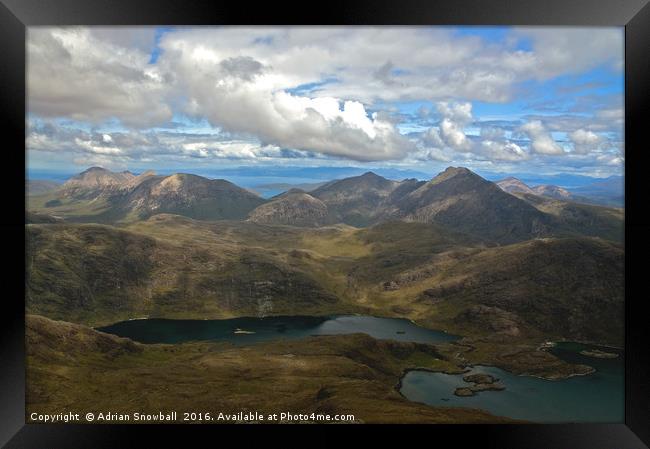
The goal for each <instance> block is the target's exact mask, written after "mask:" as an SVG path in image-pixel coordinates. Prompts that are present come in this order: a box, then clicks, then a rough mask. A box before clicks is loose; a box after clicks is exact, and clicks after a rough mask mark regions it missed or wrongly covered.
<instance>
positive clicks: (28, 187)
mask: <svg viewBox="0 0 650 449" xmlns="http://www.w3.org/2000/svg"><path fill="white" fill-rule="evenodd" d="M59 187H61V183H59V182H56V181H49V180H45V179H29V180H25V192H26V193H27V194H28V195H41V194H43V193H46V192H50V191H52V190H56V189H58V188H59Z"/></svg>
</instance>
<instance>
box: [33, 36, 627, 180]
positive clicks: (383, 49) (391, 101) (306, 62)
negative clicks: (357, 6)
mask: <svg viewBox="0 0 650 449" xmlns="http://www.w3.org/2000/svg"><path fill="white" fill-rule="evenodd" d="M623 56H624V52H623V28H585V27H580V28H565V27H524V28H521V27H467V26H466V27H449V26H444V27H441V26H436V27H403V26H402V27H270V28H269V27H123V26H119V27H55V28H50V27H30V28H29V29H28V39H27V97H28V98H27V117H26V122H27V123H26V124H27V138H26V147H27V164H28V167H29V169H31V170H67V171H70V172H79V171H82V170H84V169H85V168H87V167H90V166H102V167H105V168H109V169H112V170H126V169H129V170H132V171H135V172H138V171H142V170H145V169H154V170H162V171H165V172H169V171H174V170H177V169H178V170H179V171H180V170H182V171H205V170H206V169H221V168H228V167H246V166H251V167H252V166H254V167H255V168H256V169H258V170H259V169H260V168H264V167H282V166H291V167H300V166H305V167H319V166H322V167H346V166H354V167H368V168H369V169H372V168H378V167H383V168H386V167H391V168H402V169H404V170H417V171H419V172H424V173H437V172H439V171H441V170H443V169H444V168H445V167H447V166H464V167H468V168H470V169H473V170H475V171H477V172H479V173H480V172H481V171H484V172H492V173H504V174H516V173H536V174H540V175H558V174H580V175H586V176H593V177H608V176H611V175H622V174H623V172H624V160H625V156H624V145H623V142H624V134H623V128H624V114H623V111H624V108H623V98H624V97H623V93H624V71H623V68H624V61H623Z"/></svg>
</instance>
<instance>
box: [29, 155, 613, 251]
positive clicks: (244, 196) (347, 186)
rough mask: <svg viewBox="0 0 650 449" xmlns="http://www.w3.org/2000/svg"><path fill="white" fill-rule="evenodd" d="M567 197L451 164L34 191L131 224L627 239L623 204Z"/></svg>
mask: <svg viewBox="0 0 650 449" xmlns="http://www.w3.org/2000/svg"><path fill="white" fill-rule="evenodd" d="M540 192H541V193H544V194H545V195H541V194H540ZM548 195H553V198H552V197H551V196H548ZM558 196H559V197H560V199H557V198H555V197H558ZM566 196H567V195H566V194H565V191H562V189H559V188H558V189H555V190H553V189H551V188H550V187H549V186H538V188H535V189H531V188H529V187H528V186H526V185H525V184H523V183H521V182H520V181H518V180H516V179H514V178H509V179H508V180H504V181H501V182H500V183H497V184H495V183H492V182H490V181H487V180H485V179H483V178H482V177H480V176H479V175H477V174H476V173H474V172H472V171H470V170H468V169H466V168H457V167H449V168H447V169H446V170H445V171H443V172H442V173H440V174H439V175H437V176H436V177H434V178H433V179H431V180H430V181H418V180H417V179H414V178H411V179H405V180H403V181H393V180H389V179H386V178H383V177H381V176H379V175H377V174H375V173H372V172H368V173H365V174H363V175H360V176H354V177H350V178H345V179H341V180H334V181H331V182H328V183H325V184H324V185H321V186H320V187H318V188H316V189H314V190H312V191H310V192H305V191H302V190H300V189H290V190H289V191H287V192H284V193H282V194H280V195H277V196H275V197H272V198H270V199H268V200H267V199H263V198H261V197H259V196H257V195H256V194H254V193H253V192H250V191H249V190H246V189H244V188H241V187H238V186H237V185H235V184H233V183H231V182H228V181H225V180H221V179H208V178H204V177H201V176H197V175H191V174H180V173H177V174H173V175H169V176H161V175H156V174H155V173H153V172H151V171H149V172H145V173H142V174H140V175H138V176H136V175H134V174H132V173H130V172H128V171H125V172H119V173H117V172H111V171H109V170H106V169H103V168H99V167H93V168H90V169H88V170H86V171H84V172H82V173H80V174H79V175H76V176H74V177H72V178H70V179H69V180H68V181H66V182H65V183H64V184H63V185H62V186H61V187H60V188H59V189H57V190H55V191H50V192H47V193H45V194H42V195H32V196H30V197H29V204H30V207H29V208H30V211H31V212H33V213H35V215H33V217H39V216H42V215H43V214H46V215H52V216H54V217H56V218H59V219H64V220H66V221H70V222H97V223H109V224H110V223H128V222H132V221H134V220H142V219H146V218H148V217H151V216H153V215H155V214H160V213H171V214H177V215H183V216H186V217H189V218H193V219H199V220H249V221H252V222H256V223H264V224H272V225H290V226H301V227H305V226H307V227H318V226H328V225H332V224H336V223H343V224H347V225H350V226H355V227H367V226H372V225H375V224H378V223H383V222H388V221H396V220H399V221H407V222H419V223H435V224H438V225H442V226H446V227H449V228H450V229H454V230H455V231H460V232H463V233H466V234H469V235H473V236H476V237H479V238H482V239H484V240H485V241H489V242H494V243H499V244H506V243H512V242H517V241H523V240H527V239H530V238H536V237H549V236H572V235H590V236H598V237H603V238H608V239H613V240H621V239H622V217H623V215H622V211H621V210H618V209H613V208H606V207H598V206H591V205H585V204H579V203H576V202H573V201H567V200H566V198H565V197H566Z"/></svg>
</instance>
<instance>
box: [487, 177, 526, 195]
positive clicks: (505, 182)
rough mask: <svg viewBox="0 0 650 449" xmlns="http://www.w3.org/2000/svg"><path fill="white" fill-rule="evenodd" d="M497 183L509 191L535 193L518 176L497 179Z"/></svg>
mask: <svg viewBox="0 0 650 449" xmlns="http://www.w3.org/2000/svg"><path fill="white" fill-rule="evenodd" d="M496 185H498V186H499V187H501V189H503V190H504V191H506V192H508V193H530V194H535V191H534V190H533V189H531V188H530V187H528V186H527V185H526V184H525V183H523V182H522V181H520V180H519V179H517V178H513V177H510V178H505V179H502V180H501V181H497V182H496Z"/></svg>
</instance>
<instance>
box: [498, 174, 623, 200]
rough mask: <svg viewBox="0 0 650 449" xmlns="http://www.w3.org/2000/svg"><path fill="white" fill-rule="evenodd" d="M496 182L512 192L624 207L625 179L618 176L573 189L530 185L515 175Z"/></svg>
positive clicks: (549, 185)
mask: <svg viewBox="0 0 650 449" xmlns="http://www.w3.org/2000/svg"><path fill="white" fill-rule="evenodd" d="M496 184H497V185H498V186H499V187H501V189H503V190H504V191H506V192H508V193H512V194H530V195H539V196H544V197H547V198H554V199H558V200H564V201H574V202H576V203H583V204H594V205H601V206H613V207H623V203H624V193H623V181H622V178H621V177H618V176H613V177H611V178H608V179H606V180H604V181H598V182H594V183H591V184H587V185H583V186H580V187H574V188H571V189H566V188H563V187H559V186H556V185H551V184H540V185H536V186H534V187H530V186H528V185H527V184H525V183H524V182H523V181H521V180H519V179H517V178H514V177H509V178H505V179H502V180H500V181H496Z"/></svg>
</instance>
